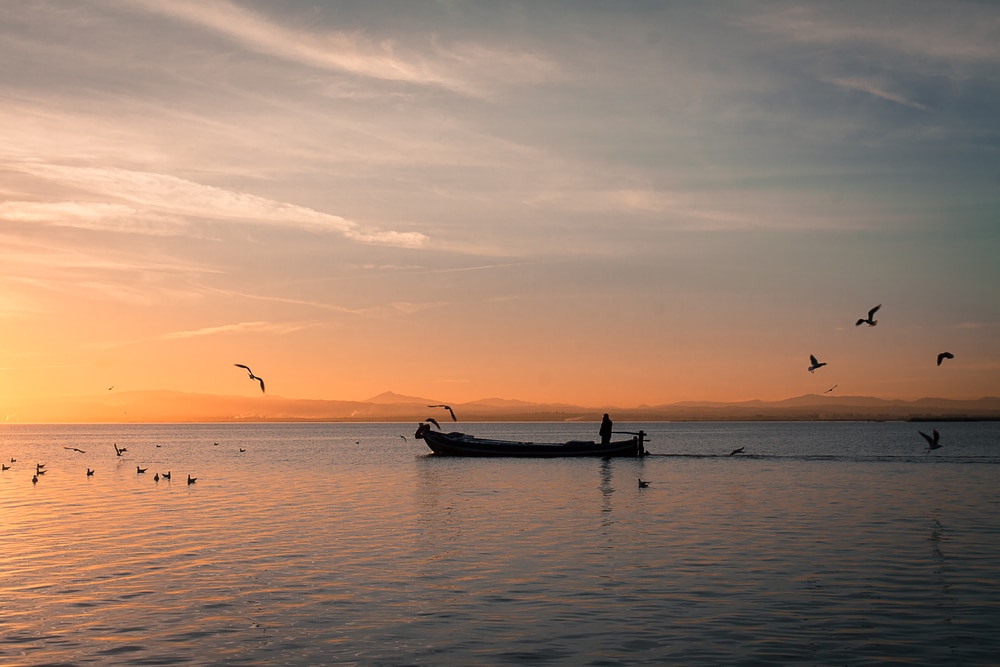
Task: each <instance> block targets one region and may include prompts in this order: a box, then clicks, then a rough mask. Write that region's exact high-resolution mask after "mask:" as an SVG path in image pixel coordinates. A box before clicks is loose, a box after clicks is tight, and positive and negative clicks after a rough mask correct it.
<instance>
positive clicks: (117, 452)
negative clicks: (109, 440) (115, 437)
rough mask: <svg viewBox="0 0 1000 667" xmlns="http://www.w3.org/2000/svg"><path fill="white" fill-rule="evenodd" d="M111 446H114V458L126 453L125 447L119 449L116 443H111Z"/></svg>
mask: <svg viewBox="0 0 1000 667" xmlns="http://www.w3.org/2000/svg"><path fill="white" fill-rule="evenodd" d="M113 444H114V447H115V455H116V456H121V455H122V454H124V453H125V452H127V451H128V448H127V447H119V446H118V443H117V442H116V443H113Z"/></svg>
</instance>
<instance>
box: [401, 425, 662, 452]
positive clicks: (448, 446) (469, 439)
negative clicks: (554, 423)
mask: <svg viewBox="0 0 1000 667" xmlns="http://www.w3.org/2000/svg"><path fill="white" fill-rule="evenodd" d="M416 437H417V438H418V439H422V440H423V441H424V442H426V443H427V446H428V447H430V449H431V451H432V452H434V453H435V454H436V455H438V456H514V457H521V458H559V457H567V456H596V457H608V456H632V457H635V456H643V455H644V454H645V450H644V449H643V444H642V439H643V438H642V436H641V435H639V436H635V437H633V438H632V439H630V440H619V441H616V442H609V443H607V444H602V443H600V442H592V441H580V440H571V441H569V442H558V443H548V442H517V441H513V440H490V439H486V438H476V437H473V436H470V435H466V434H464V433H441V432H439V431H432V430H430V428H428V427H427V425H426V424H421V425H420V428H418V429H417V432H416Z"/></svg>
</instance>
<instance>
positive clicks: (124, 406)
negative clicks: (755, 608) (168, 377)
mask: <svg viewBox="0 0 1000 667" xmlns="http://www.w3.org/2000/svg"><path fill="white" fill-rule="evenodd" d="M442 402H443V401H441V400H439V399H429V398H422V397H418V396H403V395H400V394H395V393H393V392H385V393H382V394H379V395H378V396H373V397H372V398H369V399H367V400H363V401H332V400H309V399H287V398H281V397H279V396H269V395H262V396H253V397H244V396H218V395H208V394H188V393H182V392H170V391H135V392H114V393H110V394H107V395H101V396H92V397H74V398H63V399H56V400H50V401H46V402H45V403H44V405H39V404H37V403H32V402H28V401H20V402H17V403H9V404H6V405H0V410H2V411H3V413H4V414H5V416H6V420H7V421H8V422H28V423H31V422H263V421H353V422H413V423H414V424H416V423H417V422H420V421H424V420H426V419H427V418H428V417H434V418H435V419H437V420H438V421H440V422H442V425H443V424H444V422H447V421H450V416H449V415H448V413H447V411H445V410H442V409H440V408H430V407H428V406H430V405H436V404H440V403H442ZM451 406H452V408H453V410H454V411H455V414H456V416H457V417H458V419H459V420H460V421H594V422H599V421H600V419H601V415H602V414H603V413H604V412H608V413H610V414H611V417H612V419H614V420H615V421H616V422H629V421H744V420H772V421H773V420H782V421H784V420H788V421H797V420H927V421H930V420H949V419H991V420H992V419H998V420H1000V397H986V398H980V399H977V400H950V399H944V398H924V399H920V400H917V401H901V400H890V399H881V398H872V397H866V396H830V395H816V394H808V395H805V396H796V397H794V398H788V399H785V400H782V401H757V400H755V401H743V402H737V403H716V402H708V401H684V402H680V403H670V404H665V405H652V406H648V405H642V406H639V407H631V408H627V407H614V406H607V407H602V408H592V407H581V406H577V405H569V404H564V403H530V402H527V401H519V400H511V399H503V398H485V399H482V400H477V401H471V402H468V403H452V404H451Z"/></svg>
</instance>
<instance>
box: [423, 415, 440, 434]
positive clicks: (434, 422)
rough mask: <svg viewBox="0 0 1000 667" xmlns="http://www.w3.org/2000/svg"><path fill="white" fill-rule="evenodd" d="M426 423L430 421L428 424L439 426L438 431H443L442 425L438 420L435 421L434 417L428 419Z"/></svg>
mask: <svg viewBox="0 0 1000 667" xmlns="http://www.w3.org/2000/svg"><path fill="white" fill-rule="evenodd" d="M424 421H428V422H430V423H432V424H434V425H435V426H437V429H438V430H439V431H440V430H441V424H438V420H436V419H434V417H428V418H427V419H425V420H424Z"/></svg>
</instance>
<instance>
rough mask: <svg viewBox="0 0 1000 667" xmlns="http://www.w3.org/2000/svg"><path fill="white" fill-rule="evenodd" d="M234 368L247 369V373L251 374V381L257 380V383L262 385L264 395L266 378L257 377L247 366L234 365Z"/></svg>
mask: <svg viewBox="0 0 1000 667" xmlns="http://www.w3.org/2000/svg"><path fill="white" fill-rule="evenodd" d="M233 366H237V367H239V368H245V369H246V371H247V373H249V374H250V379H251V380H256V381H257V382H259V383H260V393H262V394H263V393H264V378H261V377H257V376H256V375H254V374H253V371H252V370H250V367H249V366H247V365H246V364H233Z"/></svg>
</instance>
